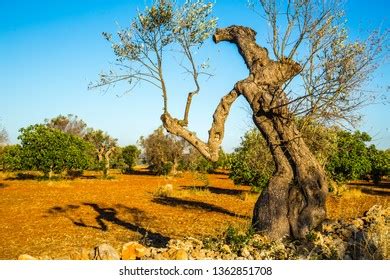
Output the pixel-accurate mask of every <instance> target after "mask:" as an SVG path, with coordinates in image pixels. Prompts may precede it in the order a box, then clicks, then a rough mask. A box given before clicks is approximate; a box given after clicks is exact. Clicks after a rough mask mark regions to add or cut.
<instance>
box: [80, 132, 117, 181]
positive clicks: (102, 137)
mask: <svg viewBox="0 0 390 280" xmlns="http://www.w3.org/2000/svg"><path fill="white" fill-rule="evenodd" d="M84 139H85V140H86V141H88V142H89V143H91V144H92V146H93V148H94V151H95V156H96V158H97V160H98V164H99V169H100V170H101V171H102V172H103V177H107V176H108V173H109V170H110V160H111V157H112V156H113V154H114V152H115V150H116V148H117V139H114V138H112V137H111V136H110V135H108V134H107V133H106V132H103V131H102V130H100V129H98V130H94V129H92V128H89V129H88V131H87V132H86V134H85V136H84Z"/></svg>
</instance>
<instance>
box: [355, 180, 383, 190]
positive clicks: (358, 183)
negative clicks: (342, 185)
mask: <svg viewBox="0 0 390 280" xmlns="http://www.w3.org/2000/svg"><path fill="white" fill-rule="evenodd" d="M347 186H351V187H354V186H363V187H375V188H384V189H387V188H390V182H389V181H381V182H379V183H377V184H375V183H374V182H372V181H354V182H349V183H347Z"/></svg>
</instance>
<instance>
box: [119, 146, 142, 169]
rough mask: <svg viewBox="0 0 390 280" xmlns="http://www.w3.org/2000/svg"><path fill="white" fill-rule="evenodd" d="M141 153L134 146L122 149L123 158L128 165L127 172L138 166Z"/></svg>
mask: <svg viewBox="0 0 390 280" xmlns="http://www.w3.org/2000/svg"><path fill="white" fill-rule="evenodd" d="M140 154H141V151H140V150H139V149H138V148H137V147H136V146H134V145H129V146H126V147H124V148H123V149H122V158H123V161H124V163H125V164H126V165H127V170H128V171H131V170H133V167H134V166H135V165H136V164H137V161H138V157H139V155H140Z"/></svg>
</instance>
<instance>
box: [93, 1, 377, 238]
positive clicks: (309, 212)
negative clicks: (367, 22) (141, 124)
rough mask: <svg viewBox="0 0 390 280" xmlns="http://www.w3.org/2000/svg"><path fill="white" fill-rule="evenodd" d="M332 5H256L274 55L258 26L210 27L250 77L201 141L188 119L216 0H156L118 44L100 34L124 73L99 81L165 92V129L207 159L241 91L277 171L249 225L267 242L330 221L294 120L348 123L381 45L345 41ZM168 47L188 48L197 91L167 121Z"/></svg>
mask: <svg viewBox="0 0 390 280" xmlns="http://www.w3.org/2000/svg"><path fill="white" fill-rule="evenodd" d="M337 2H338V1H316V0H307V1H302V0H291V1H287V2H283V3H285V4H283V5H282V6H278V3H279V1H275V0H269V1H267V0H263V1H260V4H261V6H262V8H263V16H264V17H265V18H266V20H267V21H268V22H269V24H270V26H271V29H272V30H271V34H272V37H271V46H272V51H273V56H274V57H273V58H271V57H270V54H269V53H268V50H267V49H266V48H263V47H261V46H259V45H258V44H257V43H256V32H255V31H254V30H252V29H251V28H248V27H243V26H230V27H227V28H220V29H217V30H216V31H215V33H214V36H213V39H214V41H215V43H220V42H230V43H233V44H234V45H236V46H237V48H238V51H239V54H240V55H241V56H242V58H243V60H244V62H245V64H246V66H247V68H248V70H249V76H248V77H247V78H246V79H243V80H241V81H238V82H237V83H236V84H235V85H234V86H233V88H232V90H231V91H230V92H229V93H227V94H226V95H225V96H223V97H222V99H221V101H220V103H219V104H218V105H217V107H216V110H215V113H214V115H213V122H212V126H211V129H210V130H209V138H208V141H207V142H203V141H202V140H201V139H199V138H198V137H197V136H196V134H195V133H194V132H191V131H189V130H188V128H187V125H188V115H189V110H190V106H191V101H192V98H193V96H194V95H196V94H198V93H199V90H200V87H199V82H198V78H199V74H200V73H201V67H198V66H197V64H196V63H195V60H194V56H193V48H195V47H198V46H200V45H201V44H202V43H203V41H204V40H205V39H206V38H207V37H209V35H211V33H212V32H213V31H214V27H215V24H216V20H215V19H214V18H212V17H211V16H210V13H211V8H212V4H206V3H204V2H203V1H196V2H191V1H186V2H185V3H184V4H183V5H182V6H179V7H175V6H174V5H173V4H172V2H171V1H168V0H166V1H164V0H159V1H155V2H154V4H153V6H152V7H150V8H147V9H146V10H145V12H143V13H139V15H138V16H137V17H136V18H135V20H134V21H133V22H132V24H131V27H130V28H129V29H127V30H123V31H120V32H119V40H118V41H116V40H114V39H113V38H112V36H111V35H110V34H107V33H105V34H104V35H105V37H106V39H107V40H109V41H110V42H111V43H112V47H113V49H114V52H115V54H116V55H117V58H118V64H120V65H121V68H120V69H125V70H126V71H127V72H126V73H122V74H118V73H115V72H113V71H112V72H110V73H109V74H103V75H101V80H100V82H99V83H98V84H97V86H102V85H111V84H113V83H116V82H119V81H130V82H134V81H135V82H141V81H144V82H147V83H150V84H152V85H154V86H156V87H157V88H158V89H159V90H160V91H161V93H162V96H163V114H162V116H161V120H162V123H163V126H164V127H165V128H166V129H167V131H168V132H170V133H172V134H174V135H177V136H180V137H182V138H183V139H185V140H186V141H188V142H189V143H190V144H191V145H193V146H194V147H195V148H196V149H198V151H199V152H200V153H201V154H202V155H203V156H204V157H206V158H208V159H209V160H211V161H217V160H218V155H219V147H220V145H221V142H222V140H223V137H224V125H225V121H226V118H227V116H228V114H229V110H230V107H231V105H232V104H233V103H234V102H235V100H236V99H237V98H238V97H239V96H243V97H244V98H245V99H246V101H247V102H248V103H249V106H250V108H251V110H252V119H253V122H254V124H255V126H256V127H257V128H258V129H259V131H260V132H261V134H262V135H263V137H264V138H265V140H266V142H267V146H268V148H269V149H270V151H271V155H272V157H273V161H274V163H275V173H274V174H273V176H272V178H271V179H270V180H269V184H268V187H267V188H266V189H265V190H264V191H263V192H262V193H261V195H260V197H259V199H258V201H257V203H256V205H255V208H254V212H253V221H252V224H253V226H254V227H255V229H256V230H257V231H260V232H263V233H265V234H266V235H268V236H269V237H270V238H280V237H283V236H286V235H293V236H294V237H296V238H303V237H305V236H306V234H307V233H308V232H309V231H310V230H311V229H313V228H315V227H316V226H318V225H319V224H320V223H321V222H322V221H323V220H324V218H325V217H326V210H325V198H326V194H327V189H328V187H327V181H326V178H325V172H324V170H323V167H322V166H321V164H319V162H318V161H317V160H316V158H315V157H314V155H313V153H312V152H311V151H310V150H309V148H308V147H307V145H306V143H305V142H304V140H303V138H302V137H301V134H300V132H299V130H298V128H297V125H296V122H295V116H306V117H307V119H308V120H311V119H317V120H333V119H346V120H351V121H352V120H353V119H354V118H353V113H354V112H355V109H357V108H358V107H359V106H360V105H361V104H362V102H363V101H364V100H365V98H364V97H366V96H365V92H364V91H361V89H362V88H361V87H362V85H363V83H364V81H366V80H367V78H368V76H369V74H370V73H372V71H373V70H374V69H375V59H376V58H377V57H378V54H379V53H380V50H381V45H382V43H383V38H382V37H380V36H375V35H373V36H371V37H370V38H369V39H368V40H367V41H366V42H352V43H350V42H348V40H347V36H346V31H345V28H344V26H343V23H342V19H343V16H342V14H340V13H339V12H338V11H340V6H339V5H337ZM283 9H284V11H283ZM283 16H284V17H285V18H283V19H281V17H283ZM283 26H284V28H282V27H283ZM172 45H174V46H177V47H178V48H180V50H181V52H182V53H183V54H184V58H185V59H186V62H187V65H188V66H189V67H186V69H187V71H188V72H189V73H191V76H192V78H193V82H194V85H195V90H194V91H192V92H190V93H188V97H187V102H186V105H185V110H184V112H185V113H184V117H183V119H176V118H174V117H172V116H171V114H170V113H169V110H168V90H167V87H166V83H165V80H164V71H163V61H164V55H165V54H166V52H165V51H166V50H167V49H168V48H170V47H171V46H172ZM298 50H300V51H298ZM305 50H308V51H305ZM301 55H303V57H301V59H300V57H299V56H301ZM294 59H295V60H294ZM126 62H130V63H129V64H127V63H126ZM298 74H300V77H301V79H302V80H303V82H304V85H305V87H304V88H305V90H304V91H302V92H298V93H296V92H294V91H288V87H287V86H288V85H291V81H292V79H293V78H294V77H296V76H297V75H298Z"/></svg>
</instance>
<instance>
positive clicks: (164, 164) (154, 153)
mask: <svg viewBox="0 0 390 280" xmlns="http://www.w3.org/2000/svg"><path fill="white" fill-rule="evenodd" d="M139 142H140V144H141V146H142V148H143V157H144V159H145V161H146V163H147V164H149V168H150V169H151V171H152V172H154V173H156V174H158V175H167V174H169V173H172V174H175V173H176V171H177V167H178V164H179V160H180V159H181V157H182V155H183V151H184V148H185V144H184V143H183V140H182V139H178V137H175V136H174V135H171V134H167V133H165V132H164V128H163V127H159V128H157V129H156V130H155V131H153V133H151V134H150V135H148V136H147V137H141V138H140V140H139Z"/></svg>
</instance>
